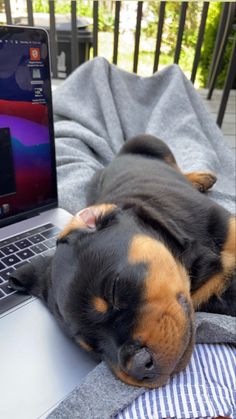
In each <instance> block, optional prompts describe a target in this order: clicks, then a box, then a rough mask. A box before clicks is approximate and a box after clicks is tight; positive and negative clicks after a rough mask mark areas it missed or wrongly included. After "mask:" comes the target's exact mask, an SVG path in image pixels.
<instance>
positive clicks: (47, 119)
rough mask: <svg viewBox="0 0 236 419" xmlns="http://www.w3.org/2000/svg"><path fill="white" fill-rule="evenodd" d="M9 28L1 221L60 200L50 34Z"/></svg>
mask: <svg viewBox="0 0 236 419" xmlns="http://www.w3.org/2000/svg"><path fill="white" fill-rule="evenodd" d="M8 30H9V31H7V32H3V33H2V32H1V31H0V219H2V218H5V217H8V216H12V215H17V214H19V213H24V212H26V211H29V210H32V209H36V208H40V207H43V206H45V205H48V204H51V203H53V202H54V201H56V187H55V173H54V170H53V165H54V164H55V161H54V145H53V128H52V116H51V112H52V110H51V91H50V89H51V87H50V74H49V71H50V70H49V58H48V46H47V41H46V34H44V37H45V40H44V39H43V38H42V39H39V37H38V38H37V37H34V38H33V39H31V38H29V32H28V31H27V29H26V32H24V30H23V29H21V30H19V31H18V32H17V31H16V32H14V31H13V32H12V33H11V29H9V28H8ZM31 32H32V30H31ZM42 32H43V31H41V33H42Z"/></svg>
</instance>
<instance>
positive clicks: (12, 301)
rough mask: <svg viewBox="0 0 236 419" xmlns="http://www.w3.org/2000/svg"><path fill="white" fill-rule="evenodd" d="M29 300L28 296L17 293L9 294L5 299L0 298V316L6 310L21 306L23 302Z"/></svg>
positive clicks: (29, 296)
mask: <svg viewBox="0 0 236 419" xmlns="http://www.w3.org/2000/svg"><path fill="white" fill-rule="evenodd" d="M31 298H32V297H31V295H29V294H23V293H18V292H15V293H13V294H10V295H8V296H7V297H5V298H1V299H0V314H2V313H4V312H5V311H7V310H10V308H13V307H15V306H18V304H21V303H23V302H24V301H26V300H29V299H31Z"/></svg>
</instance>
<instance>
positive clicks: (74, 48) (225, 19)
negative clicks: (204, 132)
mask: <svg viewBox="0 0 236 419" xmlns="http://www.w3.org/2000/svg"><path fill="white" fill-rule="evenodd" d="M48 2H49V21H50V47H51V48H50V50H51V63H52V75H53V77H54V78H57V76H58V68H57V50H58V45H57V39H58V37H57V29H56V18H55V1H54V0H48ZM188 3H189V2H186V1H183V2H181V7H180V14H179V25H178V32H177V41H176V45H175V51H174V56H173V62H174V63H176V64H178V63H179V60H180V55H181V47H182V40H183V35H184V30H185V21H186V13H187V8H188ZM209 3H210V2H209V1H204V2H203V3H202V10H201V19H200V25H199V29H198V35H197V41H196V47H195V54H194V58H193V63H192V70H191V76H190V80H191V81H192V83H194V82H195V79H196V73H197V69H198V65H199V61H200V56H201V47H202V43H203V39H204V33H205V28H206V22H207V16H208V10H209ZM4 4H5V15H6V22H7V24H12V23H13V19H12V13H11V1H10V0H4ZM92 4H93V5H92V7H93V32H92V35H93V57H96V56H97V55H99V50H98V49H99V45H98V31H99V7H100V6H99V1H93V2H92ZM143 4H144V2H143V1H138V2H137V12H136V28H135V44H134V53H133V72H134V73H137V72H138V64H139V49H140V38H141V25H142V16H143ZM166 4H167V2H165V1H160V2H159V3H158V2H157V15H158V23H157V34H156V45H155V51H154V62H153V72H155V71H157V70H158V66H159V59H160V52H161V44H162V33H163V25H164V21H165V10H166ZM26 6H27V19H28V25H30V26H33V25H34V14H33V7H32V0H26ZM70 6H71V7H70V10H71V16H70V22H71V70H72V71H73V70H74V69H75V68H76V67H77V66H78V65H79V52H78V51H79V50H78V48H79V45H78V32H77V2H76V0H72V1H71V2H70ZM121 7H122V1H116V2H115V16H114V34H113V37H114V38H113V40H114V41H113V56H112V57H113V58H112V62H113V63H114V64H117V63H118V50H119V35H120V31H119V28H120V12H121ZM235 10H236V2H232V3H229V2H224V3H223V8H222V14H221V20H220V24H219V28H218V33H217V36H216V41H215V48H214V53H213V59H212V62H211V65H210V68H209V75H208V85H209V95H208V98H209V99H210V97H211V94H212V92H213V89H214V87H215V83H216V78H217V75H218V72H219V65H220V62H221V60H222V56H223V53H224V50H225V46H226V41H227V36H228V34H229V31H230V29H231V27H232V23H233V19H234V18H235ZM234 60H235V57H234V52H233V54H232V57H231V62H230V63H229V70H230V69H231V71H230V72H229V70H228V78H227V80H226V81H225V89H226V90H225V91H224V95H223V96H224V106H223V105H222V106H223V107H221V109H220V112H219V114H220V115H221V116H220V117H219V118H218V120H217V122H218V124H219V125H221V123H222V120H223V116H222V114H223V115H224V110H225V106H226V105H225V102H226V103H227V98H228V94H229V90H230V88H232V84H233V81H234V77H235V68H234V65H232V61H233V62H234ZM223 108H224V110H223Z"/></svg>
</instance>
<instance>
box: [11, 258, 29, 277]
mask: <svg viewBox="0 0 236 419" xmlns="http://www.w3.org/2000/svg"><path fill="white" fill-rule="evenodd" d="M27 263H29V262H28V261H27V260H23V261H22V262H20V263H17V264H16V265H15V266H14V268H15V269H18V268H21V266H24V265H27ZM9 276H10V275H9Z"/></svg>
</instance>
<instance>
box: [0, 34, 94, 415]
mask: <svg viewBox="0 0 236 419" xmlns="http://www.w3.org/2000/svg"><path fill="white" fill-rule="evenodd" d="M57 203H58V201H57V186H56V165H55V145H54V133H53V119H52V100H51V84H50V70H49V50H48V38H47V34H46V32H45V31H44V30H43V29H38V28H29V27H27V28H24V27H9V26H8V27H6V26H5V27H0V360H1V364H0V365H1V366H0V418H3V419H21V418H22V419H34V418H43V417H46V416H47V415H48V413H49V412H50V411H51V410H52V409H53V408H54V407H55V406H56V405H57V404H58V403H59V402H60V401H61V400H63V399H64V398H65V396H66V395H67V394H68V393H69V392H70V391H71V390H73V388H74V387H75V386H76V385H79V384H80V383H81V381H82V380H83V379H84V378H85V377H86V375H87V374H88V372H89V371H91V370H92V369H93V368H94V366H95V365H96V364H95V361H94V360H92V359H91V358H90V357H89V356H88V355H87V354H86V353H85V352H84V351H83V350H82V349H80V348H79V347H78V346H77V345H76V344H75V343H74V342H73V341H72V340H70V339H69V338H67V337H66V336H65V335H64V334H63V332H62V331H61V330H60V328H59V326H58V325H57V323H56V321H55V320H54V318H53V317H52V315H51V314H50V313H49V312H48V310H47V309H46V307H44V305H43V304H42V303H41V302H40V301H38V300H37V299H35V298H32V297H29V296H25V298H24V297H22V296H20V297H19V296H18V295H17V294H15V293H13V292H12V290H10V289H9V287H8V286H7V275H8V274H9V271H10V270H11V269H15V267H17V266H20V265H21V264H23V263H30V262H29V261H30V260H31V259H32V257H35V256H37V254H38V253H39V252H41V253H44V251H45V252H48V251H52V248H53V242H55V240H56V234H57V232H58V231H59V230H60V229H62V228H63V226H64V225H65V224H66V223H67V222H68V220H69V219H70V218H71V214H69V213H68V212H66V211H64V210H63V209H60V208H58V205H57ZM18 297H19V299H18ZM7 298H9V299H8V300H7ZM7 301H8V302H9V301H10V304H9V303H8V302H7Z"/></svg>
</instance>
